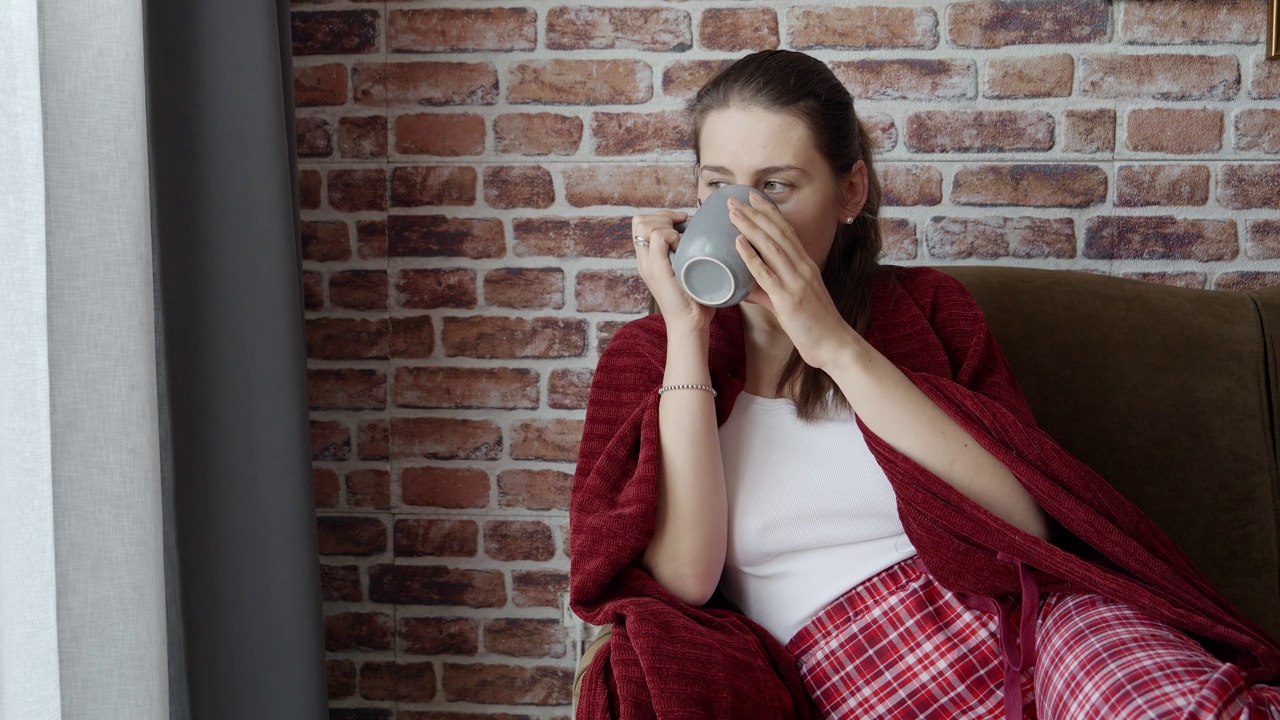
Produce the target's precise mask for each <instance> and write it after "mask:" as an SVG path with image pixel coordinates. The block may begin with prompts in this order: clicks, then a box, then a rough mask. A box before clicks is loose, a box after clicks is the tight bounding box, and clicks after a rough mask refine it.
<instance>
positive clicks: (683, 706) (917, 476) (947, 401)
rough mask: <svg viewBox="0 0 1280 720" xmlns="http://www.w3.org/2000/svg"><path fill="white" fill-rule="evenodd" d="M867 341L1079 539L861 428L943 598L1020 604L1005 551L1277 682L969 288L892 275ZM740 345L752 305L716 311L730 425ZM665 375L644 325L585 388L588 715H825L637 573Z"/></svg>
mask: <svg viewBox="0 0 1280 720" xmlns="http://www.w3.org/2000/svg"><path fill="white" fill-rule="evenodd" d="M865 337H866V339H867V341H868V342H870V343H871V344H872V345H873V346H874V347H875V348H876V349H878V350H879V351H880V352H881V353H883V354H884V355H885V356H886V357H887V358H889V360H891V361H892V362H894V364H896V365H897V366H898V367H899V368H900V369H901V370H902V371H903V372H904V373H905V374H906V375H907V377H908V378H910V379H911V380H912V382H914V383H915V384H916V385H917V386H918V387H919V388H920V389H921V390H922V391H923V392H924V393H925V394H926V395H928V396H929V397H930V398H932V399H933V401H934V402H935V403H937V404H938V406H939V407H941V408H942V409H943V410H944V411H946V412H947V414H948V415H950V416H951V417H952V418H953V419H954V420H955V421H956V422H957V423H959V424H960V426H961V427H963V428H964V429H965V430H966V431H968V432H969V434H970V435H972V436H973V437H974V438H975V439H976V440H977V442H978V443H980V444H981V445H982V446H983V447H984V448H986V449H987V450H988V451H989V452H990V453H991V454H992V455H994V456H995V457H996V458H997V459H999V460H1000V461H1001V462H1003V463H1004V464H1005V465H1006V466H1008V468H1009V469H1010V471H1011V472H1012V473H1013V474H1014V475H1015V476H1016V477H1017V478H1018V479H1019V480H1020V481H1021V482H1022V484H1023V485H1024V486H1025V487H1026V488H1027V490H1028V491H1029V492H1030V493H1031V495H1032V497H1034V498H1035V500H1036V501H1037V502H1038V503H1039V504H1040V506H1041V507H1042V508H1043V509H1044V510H1045V512H1046V513H1047V514H1048V515H1049V516H1051V517H1052V518H1053V519H1054V520H1055V521H1056V523H1057V524H1058V525H1059V526H1060V527H1061V528H1062V529H1065V530H1066V531H1067V532H1069V533H1070V534H1071V535H1072V536H1074V538H1076V539H1078V540H1079V541H1081V542H1082V543H1083V545H1082V546H1081V547H1082V551H1078V552H1076V553H1074V554H1073V553H1069V552H1066V551H1064V550H1062V549H1060V548H1059V547H1056V546H1055V545H1051V544H1049V543H1047V542H1045V541H1042V540H1040V539H1038V538H1035V537H1033V536H1031V535H1029V534H1027V533H1025V532H1022V531H1021V530H1018V529H1017V528H1015V527H1013V526H1012V525H1010V524H1008V523H1006V522H1005V521H1003V520H1000V519H999V518H997V517H996V516H994V515H992V514H991V513H990V512H988V511H987V510H986V509H984V508H983V507H981V506H980V505H978V504H977V503H975V502H974V501H972V500H970V499H969V498H968V497H967V496H965V495H963V494H962V493H960V492H958V491H957V490H955V489H954V488H952V487H951V486H950V485H948V484H947V483H945V482H943V481H942V480H941V479H939V478H938V477H937V476H935V475H933V474H932V473H930V472H928V471H927V470H925V469H924V468H922V467H920V466H919V465H917V464H916V463H915V462H913V461H911V460H910V459H908V458H906V457H905V456H904V455H902V454H901V453H899V452H898V451H896V450H894V449H893V448H892V447H890V446H889V445H888V444H887V443H885V442H884V441H883V440H881V439H880V438H879V437H877V436H876V435H875V434H874V433H872V432H871V431H869V430H868V429H867V428H866V426H865V425H862V424H861V421H859V427H861V428H862V431H863V433H864V435H865V436H866V440H867V444H868V446H869V447H870V448H871V451H872V453H873V454H874V455H875V457H876V460H877V461H879V463H880V465H881V466H882V467H883V468H884V471H885V474H886V475H887V476H888V478H889V481H890V483H891V484H892V485H893V488H894V491H895V493H896V494H897V498H898V513H899V516H900V517H901V519H902V524H903V527H904V528H905V530H906V533H907V536H908V537H909V538H910V539H911V542H912V544H913V545H914V546H915V548H916V549H917V551H918V552H919V554H920V557H921V559H922V560H923V561H924V562H925V564H926V566H928V568H929V569H930V571H931V572H932V573H933V574H934V575H935V576H936V577H937V579H938V581H939V582H941V583H942V584H943V585H944V586H945V587H947V588H949V589H950V590H952V591H954V592H958V593H969V594H973V595H978V596H984V597H990V598H1000V597H1008V596H1016V595H1017V594H1018V593H1019V591H1020V586H1019V573H1018V567H1017V563H1016V562H1010V561H1009V557H1012V558H1013V559H1015V560H1016V561H1020V562H1021V563H1023V564H1025V565H1026V566H1027V567H1029V568H1031V569H1032V573H1033V576H1034V579H1035V580H1036V583H1037V584H1038V586H1039V588H1040V589H1041V590H1045V591H1064V590H1065V591H1083V592H1096V593H1100V594H1102V595H1105V596H1107V597H1110V598H1113V599H1115V600H1119V601H1121V602H1124V603H1127V604H1129V605H1131V606H1132V607H1134V608H1137V609H1139V610H1141V611H1143V612H1145V613H1147V614H1148V615H1150V616H1152V617H1155V618H1157V619H1159V620H1162V621H1164V622H1166V623H1168V624H1169V625H1172V626H1174V627H1177V628H1180V629H1182V630H1184V631H1187V632H1189V633H1190V634H1192V635H1193V636H1195V637H1197V638H1198V639H1199V640H1201V641H1202V642H1203V643H1204V644H1205V646H1206V647H1207V648H1208V649H1209V650H1210V651H1212V652H1214V653H1215V654H1216V655H1218V656H1219V657H1220V658H1222V659H1224V660H1227V661H1230V662H1233V663H1235V664H1237V665H1239V666H1240V667H1241V668H1242V669H1244V670H1245V672H1246V673H1247V675H1248V677H1249V679H1250V680H1252V681H1254V682H1267V681H1273V680H1275V679H1277V678H1280V644H1278V643H1277V642H1276V641H1275V639H1273V638H1271V637H1270V636H1268V635H1267V633H1266V632H1265V631H1264V630H1262V629H1261V628H1260V627H1258V626H1257V625H1256V624H1254V623H1253V622H1251V621H1249V620H1248V619H1247V618H1245V617H1244V616H1243V615H1241V614H1240V613H1239V611H1237V610H1236V609H1235V608H1233V607H1232V606H1231V605H1230V603H1229V602H1227V600H1226V599H1225V598H1223V597H1222V595H1221V594H1219V593H1218V592H1217V591H1216V590H1215V589H1214V588H1213V587H1212V586H1211V585H1210V584H1209V582H1208V581H1207V580H1206V579H1205V577H1204V576H1203V575H1202V574H1201V573H1200V572H1199V571H1198V570H1197V569H1196V568H1195V566H1194V565H1192V563H1191V561H1190V560H1189V559H1188V558H1187V557H1186V556H1185V555H1184V554H1183V553H1182V552H1181V551H1180V550H1178V549H1177V547H1176V546H1174V544H1173V543H1172V542H1171V541H1170V540H1169V539H1168V538H1167V537H1166V536H1165V535H1164V533H1163V532H1161V531H1160V530H1159V529H1158V528H1157V527H1156V526H1155V524H1154V523H1153V522H1152V521H1151V520H1150V519H1149V518H1148V517H1147V516H1146V515H1145V514H1144V513H1143V512H1142V511H1141V510H1139V509H1138V508H1137V507H1136V506H1134V505H1133V504H1132V503H1130V502H1129V501H1127V500H1125V499H1124V498H1123V497H1122V496H1121V495H1120V494H1119V493H1118V492H1117V491H1115V490H1114V489H1113V488H1112V487H1111V486H1110V485H1108V484H1107V483H1106V482H1105V481H1104V480H1103V479H1102V478H1101V477H1099V476H1098V475H1097V474H1096V473H1094V472H1093V471H1091V470H1090V469H1089V468H1087V467H1085V466H1084V465H1083V464H1081V463H1080V462H1079V461H1078V460H1076V459H1075V458H1073V457H1072V456H1071V455H1069V454H1068V453H1067V452H1066V451H1065V450H1063V449H1062V448H1061V447H1060V446H1059V445H1058V444H1057V443H1056V442H1054V441H1053V440H1052V439H1051V438H1050V437H1049V436H1048V435H1046V434H1045V433H1044V432H1043V431H1041V430H1040V429H1039V428H1038V427H1037V426H1036V422H1035V419H1034V417H1032V414H1031V411H1030V409H1029V408H1028V407H1027V404H1026V401H1025V399H1024V398H1023V396H1022V392H1021V390H1020V389H1019V388H1018V385H1017V382H1016V381H1015V380H1014V378H1013V375H1012V373H1011V372H1010V369H1009V366H1008V363H1007V362H1006V361H1005V359H1004V355H1003V354H1002V353H1001V352H1000V349H999V348H998V347H997V346H996V343H995V340H994V338H993V337H992V335H991V333H990V330H989V329H988V327H987V324H986V320H985V318H984V317H983V315H982V312H981V310H980V309H979V308H978V305H977V303H976V302H975V301H974V300H973V298H972V297H971V296H970V295H969V293H968V291H966V290H965V289H964V287H963V286H962V285H961V284H960V283H959V281H957V280H955V279H953V278H951V277H950V276H948V275H945V274H943V273H940V272H937V271H935V270H931V269H928V268H887V269H886V273H885V274H884V276H883V279H882V280H881V281H880V282H878V283H877V286H876V289H875V292H874V300H873V303H872V317H871V322H870V324H869V325H868V327H867V331H866V333H865ZM744 348H745V346H744V338H743V331H742V314H741V311H740V310H738V309H737V308H729V309H724V310H720V311H718V312H717V313H716V317H715V320H714V321H713V324H712V332H711V378H712V383H713V384H714V385H715V387H716V388H717V389H718V390H719V397H718V398H717V399H716V411H717V416H718V420H719V422H721V423H723V422H724V421H725V419H726V418H727V417H728V415H729V412H730V411H731V410H732V408H733V403H734V400H735V399H736V398H737V395H738V393H739V392H740V391H741V390H742V387H743V384H744V380H745V377H746V368H745V349H744ZM665 363H666V334H665V326H664V323H663V320H662V318H661V317H659V316H648V317H645V318H641V319H639V320H636V321H634V322H631V323H628V324H627V325H626V326H625V327H623V328H622V329H620V330H619V331H618V332H617V333H616V334H615V335H614V337H613V340H612V341H611V342H610V343H609V346H608V347H607V348H606V350H605V352H604V353H603V355H602V356H601V358H600V362H599V365H598V366H597V369H596V375H595V379H594V382H593V384H592V388H591V396H590V400H589V402H588V406H587V420H586V426H585V430H584V432H583V438H582V446H581V449H580V452H579V456H578V466H577V473H576V475H575V477H574V483H573V494H572V500H571V503H570V511H569V512H570V524H571V526H572V533H571V538H572V554H571V555H572V559H571V571H570V591H571V592H570V594H571V604H572V607H573V610H574V611H575V612H576V613H578V615H579V616H581V617H582V618H584V619H585V620H586V621H587V622H590V623H592V624H596V625H601V624H605V623H613V625H614V626H613V634H612V637H611V638H610V641H609V642H608V643H607V644H606V646H605V647H604V648H603V649H602V650H601V651H600V652H599V653H598V654H597V656H596V658H595V660H594V661H593V662H592V665H591V667H590V668H589V669H588V671H587V673H586V674H585V675H584V677H583V681H582V690H581V694H580V699H579V710H578V717H579V718H588V719H591V720H594V719H596V718H625V719H628V720H629V719H631V718H655V717H661V718H677V717H679V718H684V717H688V718H694V717H698V718H730V717H732V718H747V719H750V718H771V719H772V718H780V717H781V718H807V717H811V716H812V717H817V713H816V712H815V711H814V710H813V709H812V707H811V704H810V701H809V700H808V698H807V696H806V694H805V692H804V689H803V686H802V684H801V682H800V679H799V676H798V674H797V672H796V669H795V662H794V659H793V658H792V657H791V656H790V655H789V654H788V653H787V651H786V650H785V649H784V648H783V647H781V646H780V645H779V644H778V643H777V641H775V640H774V639H773V637H772V636H770V635H769V633H768V632H767V631H765V630H764V629H763V628H762V627H760V626H759V625H757V624H755V623H754V622H752V621H751V620H749V619H748V618H746V617H745V616H743V615H741V614H738V613H737V612H734V611H733V610H731V609H728V608H727V607H716V606H714V603H713V604H712V605H710V606H708V607H702V608H693V607H689V606H687V605H685V604H684V603H682V602H680V601H679V600H677V599H676V598H674V597H673V596H672V595H670V594H669V593H668V592H666V590H665V589H663V587H662V586H661V585H659V584H658V583H657V582H656V581H655V580H654V579H653V578H652V577H650V576H649V575H648V573H646V572H645V571H643V570H642V569H640V567H639V561H640V558H641V557H642V556H643V554H644V551H645V548H646V547H647V546H648V543H649V540H650V538H651V537H652V536H653V532H654V520H655V512H656V500H657V471H658V395H657V392H656V390H657V388H658V387H659V386H660V385H661V382H662V377H663V372H664V369H665ZM1073 544H1074V543H1073ZM1001 553H1004V555H1003V556H1001ZM998 556H1001V557H1004V558H1005V559H1004V561H1002V560H1001V559H1000V557H998Z"/></svg>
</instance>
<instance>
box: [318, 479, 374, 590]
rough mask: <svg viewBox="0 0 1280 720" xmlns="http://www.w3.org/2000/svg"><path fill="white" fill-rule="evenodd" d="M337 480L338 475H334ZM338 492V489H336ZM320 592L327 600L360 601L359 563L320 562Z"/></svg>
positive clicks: (335, 480)
mask: <svg viewBox="0 0 1280 720" xmlns="http://www.w3.org/2000/svg"><path fill="white" fill-rule="evenodd" d="M334 482H335V483H336V482H337V475H336V474H335V475H334ZM334 492H335V493H336V492H337V491H336V490H335V491H334ZM320 594H321V599H322V600H325V601H326V602H360V601H362V600H364V591H363V590H362V589H361V587H360V567H359V566H358V565H325V564H324V563H321V564H320Z"/></svg>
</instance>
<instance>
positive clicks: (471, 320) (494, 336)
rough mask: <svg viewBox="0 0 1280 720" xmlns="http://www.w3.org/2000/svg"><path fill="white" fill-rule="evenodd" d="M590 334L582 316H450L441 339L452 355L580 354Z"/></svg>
mask: <svg viewBox="0 0 1280 720" xmlns="http://www.w3.org/2000/svg"><path fill="white" fill-rule="evenodd" d="M586 334H587V327H586V322H585V321H584V320H581V319H578V318H562V317H540V318H518V317H500V316H487V317H486V316H473V317H447V318H445V319H444V330H443V333H442V339H441V341H442V343H443V344H444V352H445V355H446V356H448V357H474V358H543V357H577V356H579V355H581V354H582V353H583V351H585V350H586Z"/></svg>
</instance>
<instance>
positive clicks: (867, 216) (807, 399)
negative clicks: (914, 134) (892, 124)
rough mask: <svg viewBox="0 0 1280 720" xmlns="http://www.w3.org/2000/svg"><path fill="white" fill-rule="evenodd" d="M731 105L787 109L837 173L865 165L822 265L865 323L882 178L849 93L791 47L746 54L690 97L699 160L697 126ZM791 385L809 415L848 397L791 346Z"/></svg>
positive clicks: (784, 380) (787, 384)
mask: <svg viewBox="0 0 1280 720" xmlns="http://www.w3.org/2000/svg"><path fill="white" fill-rule="evenodd" d="M732 107H754V108H763V109H766V110H776V111H781V112H785V113H788V114H790V115H792V116H794V117H795V118H796V119H797V120H799V121H800V122H801V123H803V124H804V126H805V127H807V128H808V129H809V134H810V135H811V136H812V138H813V142H814V144H815V145H816V147H817V149H818V152H819V153H821V154H822V156H823V157H825V158H826V159H827V162H828V163H829V164H830V166H831V170H832V171H833V172H834V173H835V175H836V177H839V178H843V177H846V176H847V175H848V174H849V172H850V171H852V170H853V167H854V165H856V164H857V162H858V161H859V160H861V161H863V163H864V164H865V165H866V166H867V199H866V202H865V203H864V204H863V206H862V210H861V212H860V213H859V214H858V216H857V217H856V218H855V219H854V222H853V224H851V225H846V224H844V223H841V224H839V225H838V226H837V228H836V237H835V242H834V243H833V244H832V246H831V252H830V253H829V254H828V255H827V262H826V266H825V267H823V269H822V281H823V283H824V284H825V285H826V286H827V291H828V292H829V293H831V299H832V300H833V301H835V305H836V309H837V310H839V311H840V314H841V316H842V317H844V319H845V322H847V323H849V324H850V325H851V326H853V327H854V328H856V329H857V330H858V332H862V331H863V330H865V329H866V325H867V322H868V319H869V317H870V309H871V286H872V282H873V281H874V280H875V279H876V276H877V275H878V274H879V273H880V271H881V268H880V265H879V263H878V262H877V258H879V256H880V248H881V242H882V241H881V237H880V217H879V216H880V180H879V178H878V177H877V176H876V171H875V166H874V164H873V163H872V157H871V139H870V136H869V135H868V133H867V129H866V128H865V127H863V125H862V122H861V121H859V120H858V116H857V114H856V113H855V112H854V110H853V98H852V97H850V95H849V91H848V90H846V89H845V87H844V85H843V84H842V83H841V82H840V80H839V79H838V78H837V77H836V75H835V73H833V72H832V71H831V68H829V67H827V65H826V64H825V63H823V62H822V61H820V60H818V59H816V58H813V57H810V56H809V55H806V54H804V53H799V52H794V51H790V50H766V51H764V52H757V53H753V54H751V55H748V56H746V57H744V58H742V59H740V60H738V61H737V62H735V63H733V64H732V65H730V66H729V67H727V68H725V69H724V70H722V71H721V72H720V73H719V74H718V75H716V76H715V77H714V78H712V79H711V80H710V81H709V82H707V84H706V85H704V86H703V87H702V89H700V90H699V91H698V94H697V96H696V97H694V98H693V100H691V101H690V102H689V106H688V111H689V113H690V114H691V115H692V116H693V126H694V135H693V137H694V140H693V151H694V156H695V158H697V160H698V162H699V163H701V162H702V154H701V148H700V146H699V134H700V133H701V131H702V123H703V122H704V121H705V120H706V117H707V115H709V114H710V113H712V112H714V111H716V110H721V109H725V108H732ZM790 389H794V390H795V393H794V396H795V403H796V412H797V415H799V417H801V418H802V419H805V420H812V419H815V418H819V417H822V416H824V415H826V414H828V412H829V411H831V410H835V409H846V410H847V409H848V408H849V403H848V401H847V400H846V399H845V397H844V395H843V394H841V393H840V392H839V390H838V388H837V387H836V384H835V381H833V380H832V379H831V378H830V376H828V375H827V374H826V373H824V372H823V371H821V370H818V369H817V368H813V367H810V366H808V365H806V364H805V362H804V360H802V359H801V358H800V353H799V352H797V351H796V350H794V349H793V350H792V351H791V357H789V358H788V359H787V362H786V364H784V365H783V367H782V370H781V371H780V372H779V374H778V378H777V386H776V391H777V393H778V394H779V395H786V394H788V393H787V391H788V390H790Z"/></svg>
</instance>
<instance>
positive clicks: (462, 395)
mask: <svg viewBox="0 0 1280 720" xmlns="http://www.w3.org/2000/svg"><path fill="white" fill-rule="evenodd" d="M395 377H396V379H395V393H394V399H395V403H396V405H398V406H400V407H419V408H499V409H514V408H525V409H536V408H537V407H538V373H537V371H536V370H530V369H528V368H460V367H401V368H396V376H395Z"/></svg>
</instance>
